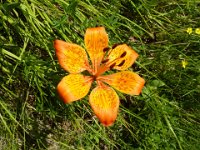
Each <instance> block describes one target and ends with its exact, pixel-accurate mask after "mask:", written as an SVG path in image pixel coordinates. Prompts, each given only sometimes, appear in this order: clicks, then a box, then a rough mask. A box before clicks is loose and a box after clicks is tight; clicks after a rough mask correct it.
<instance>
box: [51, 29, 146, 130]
mask: <svg viewBox="0 0 200 150" xmlns="http://www.w3.org/2000/svg"><path fill="white" fill-rule="evenodd" d="M84 40H85V47H86V49H87V53H88V54H89V57H90V60H91V65H90V62H89V59H88V56H87V53H86V51H85V50H84V49H83V48H82V47H80V46H78V45H76V44H73V43H67V42H64V41H61V40H55V41H54V47H55V49H56V55H57V58H58V61H59V64H60V65H61V67H62V68H63V69H65V70H67V71H68V72H69V73H70V74H69V75H67V76H65V77H64V78H63V79H62V80H61V81H60V83H59V84H58V86H57V90H58V93H59V95H60V97H61V98H62V99H63V101H64V103H70V102H73V101H76V100H79V99H81V98H83V97H85V96H86V95H87V94H88V92H89V90H90V87H91V84H92V82H93V81H96V82H95V83H96V88H94V89H93V90H92V91H91V93H90V96H89V103H90V105H91V107H92V109H93V111H94V113H95V114H96V116H97V117H98V118H99V120H100V122H101V123H102V124H103V125H105V126H110V125H112V124H113V122H114V121H115V120H116V117H117V113H118V109H119V103H120V102H119V97H118V95H117V93H116V92H115V90H114V89H116V90H118V91H120V92H123V93H126V94H130V95H139V94H140V92H141V90H142V88H143V86H144V84H145V80H144V79H143V78H141V77H140V76H139V75H137V74H136V73H133V72H131V71H125V70H126V69H127V68H129V67H130V66H131V65H132V64H133V63H134V61H135V60H136V58H137V57H138V54H137V53H136V52H135V51H134V50H133V49H131V48H130V47H129V46H127V45H126V44H121V45H115V46H113V47H112V48H111V49H109V48H108V35H107V33H106V31H105V29H104V27H96V28H88V29H87V30H86V33H85V37H84ZM111 69H116V70H121V72H117V73H114V74H111V75H103V74H104V72H106V71H108V70H111ZM84 70H87V71H88V73H89V74H90V75H88V76H86V75H83V74H80V73H81V72H83V71H84ZM105 83H106V84H105ZM108 85H110V86H112V87H113V88H114V89H113V88H112V87H110V86H108Z"/></svg>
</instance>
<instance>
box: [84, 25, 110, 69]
mask: <svg viewBox="0 0 200 150" xmlns="http://www.w3.org/2000/svg"><path fill="white" fill-rule="evenodd" d="M84 40H85V46H86V49H87V51H88V53H89V56H90V59H91V61H92V64H93V69H94V72H97V68H98V66H99V65H100V63H101V60H102V58H103V56H104V52H103V50H104V48H106V47H108V35H107V33H106V31H105V28H104V27H96V28H88V29H87V30H86V33H85V39H84Z"/></svg>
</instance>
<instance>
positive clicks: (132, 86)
mask: <svg viewBox="0 0 200 150" xmlns="http://www.w3.org/2000/svg"><path fill="white" fill-rule="evenodd" d="M97 79H98V80H100V81H104V82H106V83H107V84H109V85H111V86H113V87H114V88H115V89H117V90H118V91H120V92H123V93H126V94H130V95H139V94H140V93H141V91H142V88H143V86H144V84H145V80H144V79H143V78H141V77H140V76H139V75H138V74H136V73H134V72H131V71H122V72H118V73H114V74H111V75H105V76H100V77H98V78H97Z"/></svg>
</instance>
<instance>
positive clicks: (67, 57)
mask: <svg viewBox="0 0 200 150" xmlns="http://www.w3.org/2000/svg"><path fill="white" fill-rule="evenodd" d="M54 48H55V49H56V55H57V57H58V61H59V64H60V65H61V67H62V68H63V69H65V70H67V71H69V72H70V73H79V72H82V71H84V70H86V69H87V68H88V58H87V54H86V52H85V50H84V49H83V48H82V47H80V46H78V45H76V44H72V43H67V42H65V41H61V40H55V41H54Z"/></svg>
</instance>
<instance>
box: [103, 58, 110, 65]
mask: <svg viewBox="0 0 200 150" xmlns="http://www.w3.org/2000/svg"><path fill="white" fill-rule="evenodd" d="M108 61H109V59H105V60H102V62H101V63H102V64H104V63H106V62H108Z"/></svg>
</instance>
